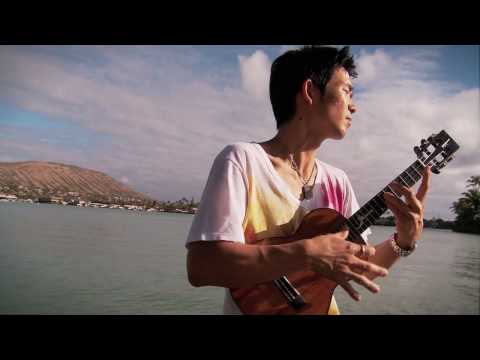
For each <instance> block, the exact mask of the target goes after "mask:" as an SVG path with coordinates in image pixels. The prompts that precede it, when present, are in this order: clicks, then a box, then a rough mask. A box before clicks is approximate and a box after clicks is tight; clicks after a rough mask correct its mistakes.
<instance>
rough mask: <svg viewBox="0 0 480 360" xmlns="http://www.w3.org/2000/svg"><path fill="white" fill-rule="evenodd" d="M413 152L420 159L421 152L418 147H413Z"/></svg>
mask: <svg viewBox="0 0 480 360" xmlns="http://www.w3.org/2000/svg"><path fill="white" fill-rule="evenodd" d="M413 151H414V152H415V154H416V155H417V156H418V157H421V156H422V150H421V149H420V148H419V147H418V146H414V147H413Z"/></svg>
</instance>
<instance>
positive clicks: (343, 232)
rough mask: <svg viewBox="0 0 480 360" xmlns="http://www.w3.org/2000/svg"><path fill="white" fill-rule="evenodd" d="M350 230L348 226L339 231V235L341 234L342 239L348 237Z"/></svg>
mask: <svg viewBox="0 0 480 360" xmlns="http://www.w3.org/2000/svg"><path fill="white" fill-rule="evenodd" d="M348 232H349V230H348V228H344V229H342V230H340V231H339V232H338V235H340V237H341V238H342V239H346V238H347V237H348Z"/></svg>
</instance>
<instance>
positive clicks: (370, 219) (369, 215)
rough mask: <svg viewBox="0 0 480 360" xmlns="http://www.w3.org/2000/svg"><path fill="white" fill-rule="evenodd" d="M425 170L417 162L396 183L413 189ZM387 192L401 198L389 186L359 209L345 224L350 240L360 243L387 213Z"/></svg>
mask: <svg viewBox="0 0 480 360" xmlns="http://www.w3.org/2000/svg"><path fill="white" fill-rule="evenodd" d="M424 168H425V166H424V165H423V164H422V163H421V162H420V161H419V160H417V161H415V162H414V163H413V164H412V165H410V166H409V167H408V168H407V169H406V170H405V171H404V172H402V173H401V174H400V175H399V176H397V177H396V178H395V180H394V181H397V182H398V183H400V184H402V185H404V186H406V187H411V186H413V185H414V184H415V183H416V182H417V181H418V180H420V179H421V178H422V172H423V169H424ZM385 192H389V193H392V194H394V195H396V196H397V197H401V196H400V195H399V194H396V193H395V192H394V191H393V189H392V188H391V187H390V186H389V185H387V186H386V187H384V188H383V189H382V190H381V191H380V192H379V193H378V194H377V195H375V196H374V197H373V198H372V199H370V200H369V201H368V202H367V203H366V204H365V205H363V206H362V207H361V208H360V209H358V211H356V212H355V213H354V214H353V215H352V216H350V217H349V218H348V219H347V220H346V222H345V225H347V227H348V229H349V236H348V239H349V240H350V241H353V242H358V240H357V239H360V238H361V236H360V234H362V233H363V232H364V231H365V230H366V229H367V228H368V227H370V226H371V225H373V224H374V223H375V221H376V220H378V219H379V218H380V216H382V215H383V214H384V213H385V211H387V209H388V208H387V205H386V204H385V200H384V198H383V194H384V193H385Z"/></svg>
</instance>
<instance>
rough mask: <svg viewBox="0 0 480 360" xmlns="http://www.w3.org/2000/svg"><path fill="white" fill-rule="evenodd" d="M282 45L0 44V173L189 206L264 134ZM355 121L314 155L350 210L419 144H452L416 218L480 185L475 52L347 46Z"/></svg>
mask: <svg viewBox="0 0 480 360" xmlns="http://www.w3.org/2000/svg"><path fill="white" fill-rule="evenodd" d="M296 47H298V46H295V45H283V46H278V45H275V46H225V45H221V46H220V45H217V46H185V45H182V46H0V161H3V162H5V161H6V162H11V161H31V160H38V161H53V162H61V163H66V164H73V165H77V166H81V167H85V168H89V169H94V170H98V171H102V172H104V173H106V174H108V175H110V176H112V177H113V178H115V179H117V180H119V181H121V182H123V183H125V184H127V185H128V186H130V187H131V188H133V189H134V190H137V191H140V192H143V193H145V194H147V195H149V196H151V197H153V198H156V199H158V200H165V201H166V200H170V201H173V200H178V199H180V198H182V197H186V198H188V199H190V198H192V197H194V198H195V199H196V200H197V201H198V200H199V199H200V197H201V194H202V190H203V187H204V185H205V182H206V180H207V177H208V173H209V170H210V167H211V165H212V162H213V160H214V158H215V156H216V155H217V154H218V153H219V152H220V151H221V150H222V149H223V148H224V147H225V146H226V145H227V144H231V143H235V142H240V141H247V142H250V141H255V142H261V141H264V140H268V139H270V138H271V137H273V136H274V135H275V134H276V127H275V120H274V117H273V112H272V109H271V105H270V101H269V97H268V80H269V71H270V65H271V63H272V61H273V60H274V59H275V58H276V57H278V56H279V55H281V54H282V53H283V52H285V51H286V50H288V49H291V48H296ZM352 52H353V54H354V56H355V60H356V62H357V64H358V73H359V76H358V78H357V79H355V80H354V85H355V89H356V93H355V95H354V99H355V102H356V104H357V112H356V113H355V115H354V117H353V125H352V127H351V128H350V130H349V132H348V134H347V136H346V137H345V138H344V139H343V140H341V141H334V140H330V141H326V142H325V143H324V144H322V146H321V147H320V149H319V150H318V153H317V157H318V158H319V159H320V160H322V161H325V162H327V163H329V164H331V165H333V166H336V167H339V168H341V169H343V170H344V171H345V172H346V173H347V175H348V177H349V179H350V180H351V182H352V185H353V187H354V190H355V193H356V195H357V198H358V200H359V203H360V205H362V204H363V203H365V202H366V201H368V200H369V199H370V198H371V197H373V196H374V195H375V194H376V193H377V192H378V191H379V190H380V189H381V188H383V187H384V186H385V185H386V184H387V183H388V182H390V181H391V180H392V179H393V178H394V177H396V176H397V175H398V174H400V173H401V172H402V171H403V170H405V168H407V167H408V166H409V165H411V164H412V163H413V161H415V159H416V156H415V154H414V152H413V147H414V146H415V145H418V144H419V142H420V139H422V138H427V137H428V136H430V135H431V134H432V133H438V132H439V131H440V130H442V129H444V130H446V131H447V132H448V133H449V134H450V135H451V136H452V137H453V138H454V139H455V140H456V141H457V142H458V143H459V145H460V150H459V151H458V152H457V155H456V158H455V159H454V160H453V161H452V162H450V163H449V164H448V166H447V167H446V168H444V169H443V171H442V173H441V174H440V175H433V177H432V183H431V189H430V192H429V194H428V197H427V202H426V211H425V217H426V218H431V217H433V216H436V217H442V218H444V219H453V218H454V214H453V213H452V212H451V210H450V209H449V207H450V206H451V204H452V203H453V202H454V201H456V200H457V199H458V198H459V197H460V196H461V193H462V192H463V191H465V185H466V180H467V179H468V178H469V177H470V176H472V175H480V161H479V160H480V159H479V157H480V156H479V154H480V152H479V150H480V116H479V115H480V95H479V67H480V66H479V46H474V45H471V46H464V45H462V46H460V45H458V46H419V45H415V46H406V45H402V46H397V45H396V46H388V45H385V46H381V45H375V46H372V45H366V46H361V45H354V46H352Z"/></svg>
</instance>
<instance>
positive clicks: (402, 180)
mask: <svg viewBox="0 0 480 360" xmlns="http://www.w3.org/2000/svg"><path fill="white" fill-rule="evenodd" d="M397 179H399V180H400V181H401V182H402V183H403V185H404V186H406V187H410V185H409V184H408V183H407V182H406V181H405V180H404V179H403V178H402V175H399V176H398V177H397Z"/></svg>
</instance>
